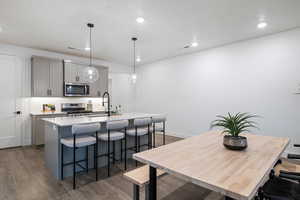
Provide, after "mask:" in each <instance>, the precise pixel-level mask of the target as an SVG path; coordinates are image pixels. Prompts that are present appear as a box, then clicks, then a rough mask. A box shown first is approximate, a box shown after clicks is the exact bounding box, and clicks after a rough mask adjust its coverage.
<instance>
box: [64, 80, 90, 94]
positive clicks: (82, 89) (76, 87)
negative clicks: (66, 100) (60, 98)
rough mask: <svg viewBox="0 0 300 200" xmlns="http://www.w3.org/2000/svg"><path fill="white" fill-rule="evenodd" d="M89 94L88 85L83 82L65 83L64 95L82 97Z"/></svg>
mask: <svg viewBox="0 0 300 200" xmlns="http://www.w3.org/2000/svg"><path fill="white" fill-rule="evenodd" d="M89 95H90V86H89V85H88V84H85V83H65V88H64V96H66V97H82V96H89Z"/></svg>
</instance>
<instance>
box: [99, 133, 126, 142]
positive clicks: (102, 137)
mask: <svg viewBox="0 0 300 200" xmlns="http://www.w3.org/2000/svg"><path fill="white" fill-rule="evenodd" d="M124 137H125V136H124V133H123V132H119V131H111V132H110V137H109V140H110V141H116V140H122V139H124ZM98 138H99V139H100V140H104V141H108V133H102V134H99V135H98Z"/></svg>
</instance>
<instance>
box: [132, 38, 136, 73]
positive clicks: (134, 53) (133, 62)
mask: <svg viewBox="0 0 300 200" xmlns="http://www.w3.org/2000/svg"><path fill="white" fill-rule="evenodd" d="M135 41H136V40H133V73H134V74H135Z"/></svg>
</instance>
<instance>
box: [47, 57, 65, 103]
mask: <svg viewBox="0 0 300 200" xmlns="http://www.w3.org/2000/svg"><path fill="white" fill-rule="evenodd" d="M63 84H64V80H63V63H62V61H61V60H51V61H50V96H52V97H63Z"/></svg>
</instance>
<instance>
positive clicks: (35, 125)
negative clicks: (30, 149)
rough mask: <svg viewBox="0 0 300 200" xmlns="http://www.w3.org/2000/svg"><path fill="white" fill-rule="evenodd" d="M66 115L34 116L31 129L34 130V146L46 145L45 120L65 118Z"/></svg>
mask: <svg viewBox="0 0 300 200" xmlns="http://www.w3.org/2000/svg"><path fill="white" fill-rule="evenodd" d="M64 116H67V115H65V114H49V115H32V116H31V129H32V144H33V145H42V144H45V121H43V119H44V118H55V117H64Z"/></svg>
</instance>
